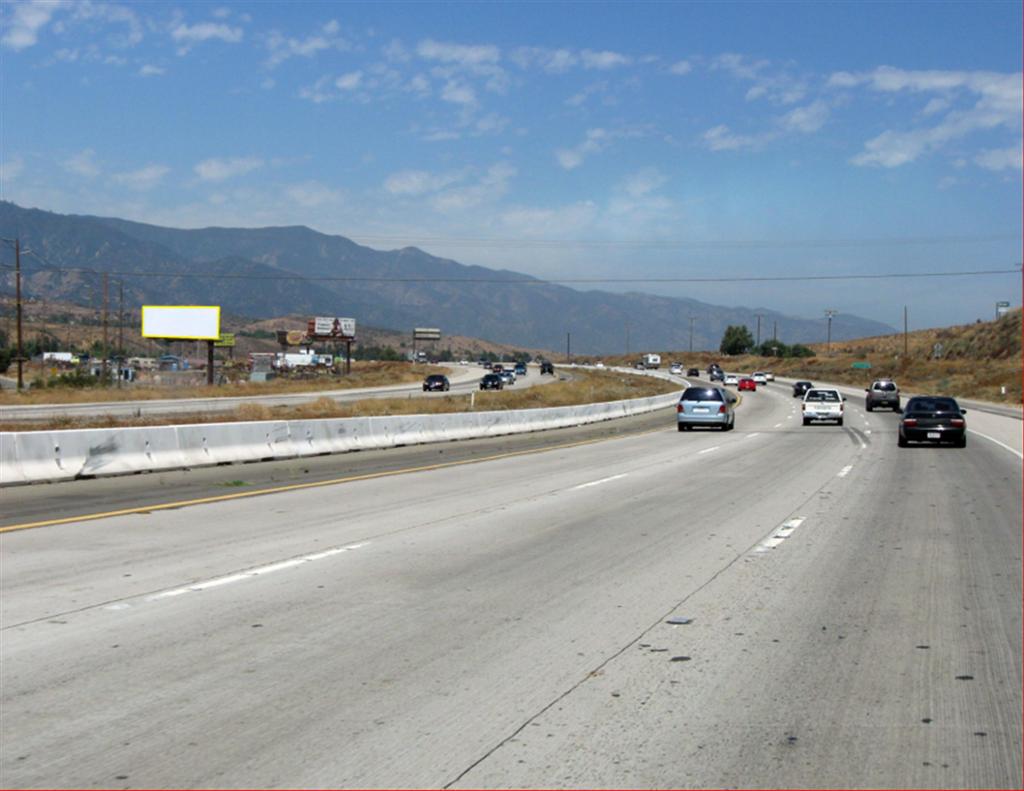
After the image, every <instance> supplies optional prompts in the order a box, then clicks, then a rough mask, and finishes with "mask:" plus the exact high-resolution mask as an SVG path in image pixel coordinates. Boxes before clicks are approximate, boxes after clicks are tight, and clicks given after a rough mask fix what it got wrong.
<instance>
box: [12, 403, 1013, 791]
mask: <svg viewBox="0 0 1024 791" xmlns="http://www.w3.org/2000/svg"><path fill="white" fill-rule="evenodd" d="M789 392H790V389H789V388H788V387H785V386H782V385H771V386H768V387H767V388H761V389H759V391H758V392H757V393H754V394H746V395H745V398H744V401H743V403H742V405H741V406H740V409H739V411H738V413H737V430H736V431H733V432H729V433H720V432H713V431H701V430H696V431H693V432H687V433H685V434H680V433H677V432H676V431H675V429H674V422H673V421H674V415H673V414H672V413H670V412H663V413H661V414H660V416H659V417H660V418H661V419H662V420H663V421H664V422H663V423H662V427H663V428H662V430H655V431H648V432H647V433H635V434H624V435H621V436H618V437H614V438H609V439H606V440H603V441H598V442H594V443H590V444H585V445H576V446H572V447H560V448H557V449H551V450H547V451H540V452H535V453H525V454H519V455H508V456H506V457H504V458H497V459H492V460H489V461H480V462H478V463H471V464H465V465H460V466H451V467H442V468H438V469H432V470H420V471H417V472H410V473H407V474H401V475H398V476H397V477H396V476H394V475H387V476H384V477H371V478H364V479H361V480H355V481H351V482H348V483H344V484H337V485H329V486H324V487H320V488H308V489H299V490H291V491H285V492H281V493H278V494H272V495H265V496H261V497H252V498H242V499H238V500H234V501H226V502H217V503H210V504H206V505H199V506H191V507H181V508H174V509H169V510H152V509H150V510H149V511H148V512H146V513H135V514H130V515H124V516H118V517H108V518H103V519H97V520H94V521H87V522H79V521H76V522H73V523H69V524H63V525H58V526H52V527H44V528H37V529H25V530H16V531H12V532H6V533H3V534H2V535H0V541H2V543H3V546H2V551H3V556H4V568H3V601H2V606H3V613H2V615H3V632H2V634H3V640H2V659H3V662H2V671H0V672H2V679H0V680H2V691H3V718H2V724H0V729H2V732H0V777H2V783H0V784H2V785H3V786H4V787H44V786H45V787H69V786H74V787H91V786H100V787H171V786H173V787H247V786H258V787H323V786H329V787H385V786H386V787H410V786H416V787H477V788H479V787H502V788H505V787H556V788H572V787H608V788H644V787H709V786H714V787H725V786H737V787H755V786H756V787H766V786H774V787H803V786H813V787H866V786H874V787H890V788H894V787H948V788H962V787H986V788H988V787H998V788H1018V787H1020V786H1021V781H1022V776H1021V773H1022V767H1021V703H1022V701H1021V625H1022V624H1021V533H1020V525H1021V517H1022V513H1021V459H1020V456H1019V455H1018V454H1017V452H1014V451H1012V449H1011V448H1012V441H1013V438H1014V436H1015V435H1018V434H1019V432H1020V423H1019V422H1016V421H1011V420H1010V419H1008V418H1002V417H998V416H992V415H988V416H986V417H987V418H989V419H991V420H992V421H1005V425H1003V424H997V423H993V424H992V425H991V426H986V429H987V430H986V435H987V436H990V437H991V438H986V437H981V436H979V435H977V434H972V435H971V436H970V438H969V441H968V447H967V448H966V449H965V450H957V449H953V448H948V447H943V448H933V447H912V448H908V449H898V448H897V447H896V438H895V424H896V420H897V416H896V415H893V414H891V413H879V412H874V413H871V414H868V413H865V412H864V411H863V407H862V406H861V405H860V404H859V403H858V402H857V401H855V400H853V399H851V400H850V401H849V402H848V403H847V410H848V412H847V419H846V425H845V426H844V427H842V428H839V427H836V426H833V425H824V424H823V425H813V426H809V427H802V426H801V425H800V421H799V416H798V413H797V411H796V406H797V401H796V400H795V399H792V398H791V397H790V395H789ZM972 414H973V413H972ZM971 416H972V415H971V414H969V415H968V421H969V425H972V426H973V423H972V422H971ZM651 419H652V420H653V418H651ZM1011 424H1012V425H1011ZM558 435H559V432H549V433H548V438H549V439H551V440H552V441H554V440H558V439H559V436H558ZM997 443H1002V444H997ZM457 444H460V443H453V444H452V445H450V446H448V447H451V448H454V447H456V445H457ZM407 450H408V449H407ZM403 452H405V451H403V450H401V449H400V450H395V451H389V452H388V453H391V454H395V456H393V457H392V458H396V457H397V456H401V454H402V453H403ZM357 455H362V454H357ZM383 455H386V454H383ZM414 465H415V463H414ZM415 466H421V465H415ZM119 480H121V481H126V480H138V479H119ZM78 483H81V484H86V485H88V484H97V483H99V482H88V481H86V482H78ZM396 484H399V485H396ZM76 485H77V484H76ZM60 486H62V485H54V486H53V487H27V490H31V489H36V490H46V489H49V490H51V491H54V490H57V489H59V487H60ZM175 490H176V487H175ZM9 491H15V490H9ZM7 494H8V491H5V492H4V497H5V504H6V496H7ZM672 616H683V617H686V618H691V619H692V622H691V623H689V624H685V625H672V624H669V623H668V622H667V620H668V619H669V618H670V617H672Z"/></svg>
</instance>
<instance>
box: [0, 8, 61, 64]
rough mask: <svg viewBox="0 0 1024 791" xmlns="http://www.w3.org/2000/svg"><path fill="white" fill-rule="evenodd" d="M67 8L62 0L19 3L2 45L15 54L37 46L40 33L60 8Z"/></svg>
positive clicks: (8, 24) (9, 22) (0, 40)
mask: <svg viewBox="0 0 1024 791" xmlns="http://www.w3.org/2000/svg"><path fill="white" fill-rule="evenodd" d="M65 6H66V3H64V2H60V0H57V1H56V2H50V0H30V2H27V3H18V4H17V5H15V6H14V11H13V13H12V14H11V18H10V19H9V20H8V21H7V32H6V33H4V35H3V38H0V43H2V44H3V46H5V47H7V48H9V49H13V50H14V51H15V52H18V51H20V50H23V49H26V48H28V47H31V46H33V45H35V43H36V42H37V41H38V40H39V31H40V30H42V29H43V28H44V27H46V25H47V24H48V23H49V21H50V20H51V19H52V18H53V15H54V14H55V13H56V12H57V11H58V10H59V9H60V8H62V7H65Z"/></svg>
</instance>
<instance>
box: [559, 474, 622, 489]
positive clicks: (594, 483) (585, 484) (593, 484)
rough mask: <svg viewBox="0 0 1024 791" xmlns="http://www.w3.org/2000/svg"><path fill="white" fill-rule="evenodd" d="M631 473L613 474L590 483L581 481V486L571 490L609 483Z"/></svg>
mask: <svg viewBox="0 0 1024 791" xmlns="http://www.w3.org/2000/svg"><path fill="white" fill-rule="evenodd" d="M627 475H629V473H628V472H624V473H621V474H619V475H612V476H610V477H608V478H601V479H599V480H596V481H590V483H581V484H580V485H579V486H573V487H572V488H571V489H570V490H569V491H571V492H574V491H576V490H577V489H586V488H587V487H590V486H600V485H601V484H602V483H608V481H617V480H618V479H619V478H625V477H626V476H627Z"/></svg>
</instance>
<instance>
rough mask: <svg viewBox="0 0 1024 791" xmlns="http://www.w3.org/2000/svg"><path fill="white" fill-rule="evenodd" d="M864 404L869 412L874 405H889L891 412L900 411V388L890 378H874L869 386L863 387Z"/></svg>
mask: <svg viewBox="0 0 1024 791" xmlns="http://www.w3.org/2000/svg"><path fill="white" fill-rule="evenodd" d="M864 392H865V393H867V395H866V396H865V397H864V406H865V408H866V409H867V410H868V412H870V411H871V410H872V409H875V408H876V407H880V406H884V407H889V408H890V409H891V410H892V411H893V412H899V411H900V389H899V388H898V387H897V386H896V383H895V382H894V381H893V380H892V379H876V380H875V381H874V382H872V383H871V387H865V388H864Z"/></svg>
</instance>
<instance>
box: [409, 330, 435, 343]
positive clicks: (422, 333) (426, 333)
mask: <svg viewBox="0 0 1024 791" xmlns="http://www.w3.org/2000/svg"><path fill="white" fill-rule="evenodd" d="M412 337H413V340H417V341H439V340H441V330H439V329H438V328H437V327H416V328H415V329H414V330H413V331H412Z"/></svg>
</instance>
